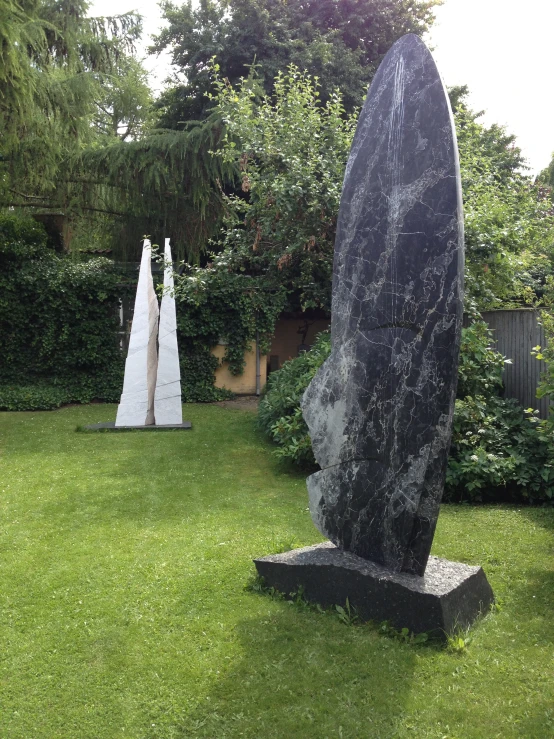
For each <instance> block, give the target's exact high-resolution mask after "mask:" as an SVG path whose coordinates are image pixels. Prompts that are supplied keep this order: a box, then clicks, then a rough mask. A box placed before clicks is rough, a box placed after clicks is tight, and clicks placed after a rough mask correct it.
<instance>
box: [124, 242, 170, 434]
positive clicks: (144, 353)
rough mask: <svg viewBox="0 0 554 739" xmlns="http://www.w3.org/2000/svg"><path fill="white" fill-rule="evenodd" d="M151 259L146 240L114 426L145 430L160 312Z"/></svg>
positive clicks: (151, 416) (150, 414)
mask: <svg viewBox="0 0 554 739" xmlns="http://www.w3.org/2000/svg"><path fill="white" fill-rule="evenodd" d="M151 259H152V254H151V245H150V242H149V241H148V239H145V240H144V244H143V250H142V260H141V263H140V271H139V279H138V285H137V294H136V298H135V310H134V313H133V325H132V327H131V336H130V338H129V352H128V354H127V359H126V360H125V377H124V380H123V392H122V394H121V401H120V403H119V407H118V409H117V416H116V421H115V425H116V426H148V425H150V424H153V423H154V390H155V388H156V374H157V369H158V350H157V337H158V315H159V309H158V299H157V297H156V293H155V291H154V283H153V281H152V268H151Z"/></svg>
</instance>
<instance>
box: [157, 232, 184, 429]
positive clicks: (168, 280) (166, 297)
mask: <svg viewBox="0 0 554 739" xmlns="http://www.w3.org/2000/svg"><path fill="white" fill-rule="evenodd" d="M164 263H165V269H164V293H163V297H162V305H161V308H160V328H159V334H158V374H157V377H156V392H155V396H154V415H155V418H156V425H157V426H167V425H171V424H180V423H182V422H183V408H182V405H181V369H180V366H179V351H178V348H177V313H176V310H175V298H174V295H173V261H172V258H171V247H170V245H169V239H166V240H165V249H164Z"/></svg>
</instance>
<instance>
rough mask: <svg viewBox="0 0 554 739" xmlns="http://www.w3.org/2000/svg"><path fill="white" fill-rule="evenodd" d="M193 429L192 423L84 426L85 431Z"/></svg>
mask: <svg viewBox="0 0 554 739" xmlns="http://www.w3.org/2000/svg"><path fill="white" fill-rule="evenodd" d="M190 428H192V423H191V422H190V421H183V423H176V424H170V425H167V426H156V425H155V424H151V425H150V426H116V425H115V421H109V422H108V423H93V424H92V425H90V426H83V429H84V430H85V431H179V430H182V429H190Z"/></svg>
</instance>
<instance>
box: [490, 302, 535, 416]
mask: <svg viewBox="0 0 554 739" xmlns="http://www.w3.org/2000/svg"><path fill="white" fill-rule="evenodd" d="M482 315H483V319H484V320H485V321H486V322H487V324H488V325H489V328H491V329H492V332H493V337H494V340H495V349H497V350H498V351H499V352H500V353H501V354H503V355H504V356H505V357H506V359H511V360H512V363H511V364H506V365H504V386H505V388H506V397H508V398H516V399H517V400H518V401H519V402H520V403H521V405H522V406H523V407H524V408H536V409H538V410H539V411H540V417H541V418H546V417H547V416H548V406H549V400H548V398H542V399H541V400H538V398H537V397H536V391H537V385H538V384H539V381H540V376H541V373H542V372H544V371H545V369H546V366H545V363H544V362H539V361H538V360H537V359H535V357H533V356H532V355H531V349H532V348H533V347H534V346H537V345H540V346H544V345H545V338H544V330H543V327H542V326H541V325H540V324H539V320H538V319H539V314H538V312H537V311H535V310H532V309H524V308H523V309H520V310H495V311H486V312H484V313H483V314H482Z"/></svg>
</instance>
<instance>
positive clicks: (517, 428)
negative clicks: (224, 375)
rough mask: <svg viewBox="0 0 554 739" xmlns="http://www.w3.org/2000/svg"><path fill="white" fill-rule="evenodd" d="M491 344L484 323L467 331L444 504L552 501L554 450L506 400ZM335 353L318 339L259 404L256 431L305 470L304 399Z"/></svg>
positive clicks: (537, 425) (534, 422) (530, 417)
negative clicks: (274, 443) (314, 378)
mask: <svg viewBox="0 0 554 739" xmlns="http://www.w3.org/2000/svg"><path fill="white" fill-rule="evenodd" d="M490 341H491V338H490V330H489V329H488V327H487V325H486V324H485V323H484V322H483V321H482V320H478V321H474V322H473V323H472V324H471V325H470V326H469V327H468V328H464V329H463V331H462V342H461V352H460V365H459V382H458V398H457V400H456V406H455V411H454V422H453V433H452V446H451V450H450V457H449V461H448V469H447V477H446V487H445V494H444V499H445V500H450V501H454V500H455V501H471V502H481V501H483V502H484V501H494V500H496V501H497V500H519V501H523V502H530V503H539V502H548V501H550V500H552V499H553V498H554V455H553V454H552V450H553V449H554V444H553V443H551V441H550V437H549V435H548V434H549V431H548V429H547V428H545V426H544V424H543V423H541V422H540V421H539V419H538V418H537V415H536V413H533V412H524V410H523V409H522V408H521V406H520V405H519V404H518V403H517V401H515V400H513V399H508V398H503V397H501V395H500V393H501V391H502V367H503V366H504V363H505V362H506V361H507V360H505V358H504V357H503V356H502V355H501V354H499V353H498V352H497V351H495V350H494V349H492V348H491V347H490ZM329 353H330V337H329V334H327V333H325V334H320V336H319V337H318V339H317V341H316V343H315V345H314V346H313V347H312V349H311V350H310V351H309V352H306V353H305V354H302V355H301V356H300V357H298V358H296V359H293V360H290V361H289V362H286V363H285V364H284V365H283V368H282V369H281V370H279V371H278V372H275V373H273V374H272V375H270V378H269V381H268V385H267V391H266V393H265V396H264V397H263V399H262V401H261V403H260V408H259V412H258V425H259V427H260V428H261V429H262V430H263V431H264V432H265V433H266V434H267V435H268V436H269V437H270V438H272V439H273V441H275V442H276V444H277V445H278V448H277V449H276V452H275V453H276V455H277V456H278V457H281V458H283V459H288V460H289V461H291V462H293V463H294V464H297V465H300V466H305V467H307V466H315V460H314V456H313V452H312V449H311V443H310V437H309V434H308V428H307V426H306V424H305V422H304V419H303V418H302V413H301V410H300V400H301V398H302V395H303V393H304V390H305V389H306V387H307V386H308V384H309V382H310V380H311V379H312V377H313V376H314V374H315V373H316V371H317V370H318V368H319V367H320V366H321V364H322V363H323V362H324V360H325V359H326V358H327V357H328V356H329Z"/></svg>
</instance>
